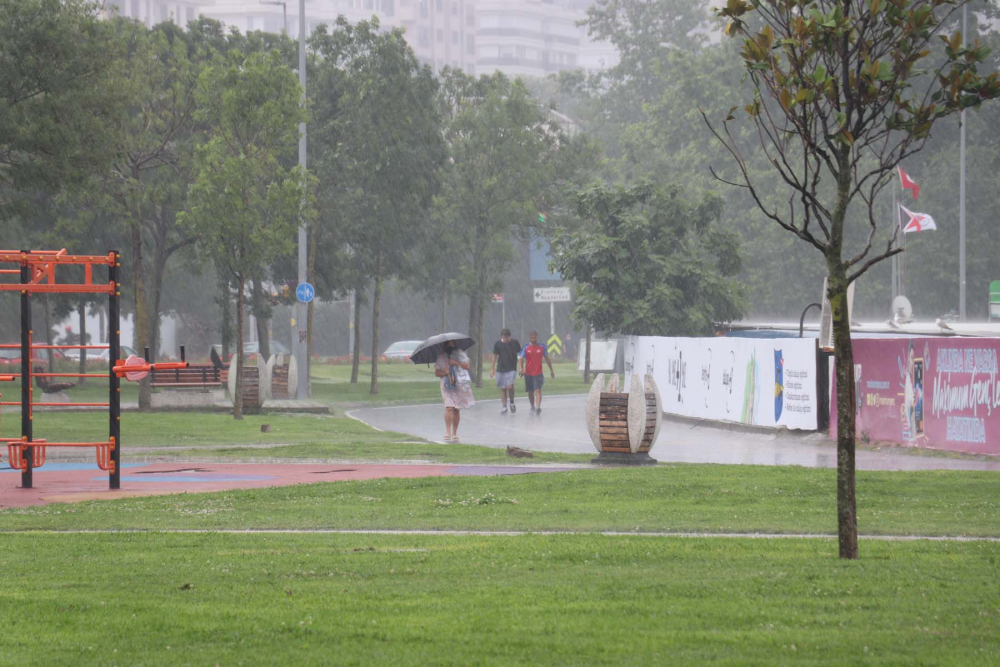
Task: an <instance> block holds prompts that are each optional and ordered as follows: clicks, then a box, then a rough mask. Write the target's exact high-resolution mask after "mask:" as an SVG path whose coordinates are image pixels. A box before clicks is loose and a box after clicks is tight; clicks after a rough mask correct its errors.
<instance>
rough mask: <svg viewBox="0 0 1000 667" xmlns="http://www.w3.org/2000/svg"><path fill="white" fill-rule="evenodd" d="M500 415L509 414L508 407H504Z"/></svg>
mask: <svg viewBox="0 0 1000 667" xmlns="http://www.w3.org/2000/svg"><path fill="white" fill-rule="evenodd" d="M500 414H502V415H505V414H507V406H506V405H505V406H503V407H502V408H500Z"/></svg>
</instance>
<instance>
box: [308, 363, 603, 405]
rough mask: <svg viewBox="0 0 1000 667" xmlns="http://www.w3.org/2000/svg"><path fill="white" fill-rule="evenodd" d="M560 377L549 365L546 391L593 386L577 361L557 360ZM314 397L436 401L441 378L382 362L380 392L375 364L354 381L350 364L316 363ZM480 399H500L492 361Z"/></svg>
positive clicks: (353, 401) (342, 401)
mask: <svg viewBox="0 0 1000 667" xmlns="http://www.w3.org/2000/svg"><path fill="white" fill-rule="evenodd" d="M553 367H554V368H555V373H556V377H555V379H552V378H550V377H549V376H548V368H546V376H545V390H544V391H545V393H546V394H548V395H556V394H585V393H586V392H587V391H588V390H589V389H590V386H589V385H586V384H584V383H583V373H582V372H580V371H578V370H576V364H575V363H570V362H562V363H555V364H553ZM312 372H313V385H312V398H313V400H316V401H321V402H324V403H329V404H332V405H372V404H391V403H423V402H428V403H433V402H438V401H440V400H441V388H440V381H439V380H438V378H436V377H434V367H433V366H427V365H419V366H417V365H414V364H409V363H398V362H394V363H383V364H379V367H378V377H379V388H378V389H379V393H378V394H372V393H370V391H371V366H370V365H364V364H362V366H361V368H360V369H359V376H358V382H357V383H356V384H351V383H350V379H351V367H350V365H339V364H338V365H329V364H315V365H313V370H312ZM516 383H517V384H516V389H517V391H518V393H522V394H523V393H524V380H522V379H521V378H518V379H517V380H516ZM473 393H474V394H475V396H476V400H480V401H481V400H488V399H499V398H500V392H499V391H498V390H497V388H496V384H495V380H493V381H491V380H490V377H489V364H487V365H486V366H485V367H484V372H483V386H482V387H479V388H476V387H473Z"/></svg>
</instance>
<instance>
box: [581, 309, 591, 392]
mask: <svg viewBox="0 0 1000 667" xmlns="http://www.w3.org/2000/svg"><path fill="white" fill-rule="evenodd" d="M591 334H592V329H591V327H590V324H589V323H588V324H587V349H586V351H585V355H586V359H584V361H583V383H584V384H588V385H589V384H590V341H591V340H593V336H592V335H591Z"/></svg>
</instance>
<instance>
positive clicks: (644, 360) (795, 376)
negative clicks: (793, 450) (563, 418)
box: [625, 336, 818, 430]
mask: <svg viewBox="0 0 1000 667" xmlns="http://www.w3.org/2000/svg"><path fill="white" fill-rule="evenodd" d="M633 373H640V374H646V373H649V374H650V375H652V376H653V379H654V380H655V381H656V384H657V386H658V387H659V388H660V396H661V397H662V400H663V411H664V412H666V413H668V414H675V415H681V416H684V417H694V418H697V419H712V420H716V421H728V422H737V423H741V424H752V425H754V426H766V427H771V428H779V427H786V428H791V429H804V430H816V423H817V420H816V413H817V407H818V402H817V401H818V394H817V389H816V339H815V338H811V339H810V338H777V339H775V338H772V339H764V338H668V337H660V336H629V337H628V338H627V339H626V342H625V386H626V387H627V386H629V382H630V381H631V375H632V374H633Z"/></svg>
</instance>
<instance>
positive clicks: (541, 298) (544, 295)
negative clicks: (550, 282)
mask: <svg viewBox="0 0 1000 667" xmlns="http://www.w3.org/2000/svg"><path fill="white" fill-rule="evenodd" d="M533 293H534V296H535V303H547V304H549V333H553V334H554V333H555V332H556V304H557V303H562V302H566V301H572V299H571V298H570V294H569V288H568V287H536V288H535V289H534V290H533Z"/></svg>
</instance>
